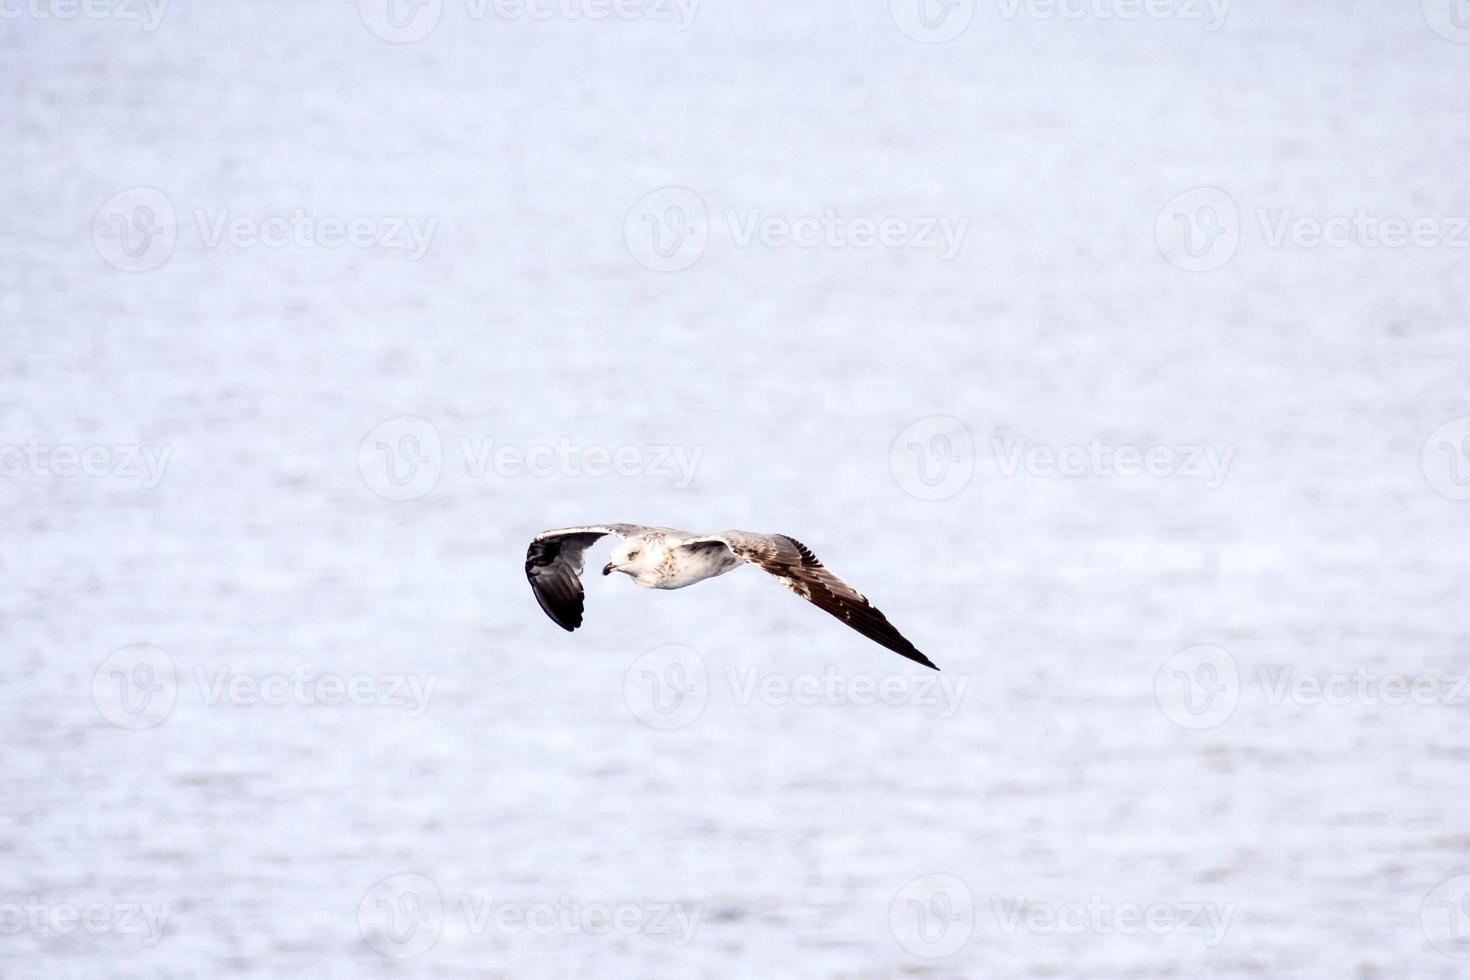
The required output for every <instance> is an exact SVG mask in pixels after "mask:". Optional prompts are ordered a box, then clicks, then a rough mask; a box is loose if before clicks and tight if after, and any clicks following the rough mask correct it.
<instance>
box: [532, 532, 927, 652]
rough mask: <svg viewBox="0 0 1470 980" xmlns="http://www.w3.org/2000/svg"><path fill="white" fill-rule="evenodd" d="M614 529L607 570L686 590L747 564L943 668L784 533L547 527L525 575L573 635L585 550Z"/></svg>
mask: <svg viewBox="0 0 1470 980" xmlns="http://www.w3.org/2000/svg"><path fill="white" fill-rule="evenodd" d="M609 534H611V535H615V536H616V537H618V538H621V539H622V540H621V541H620V542H619V543H618V544H617V546H616V547H614V549H613V553H612V560H611V561H609V562H608V563H607V564H606V565H604V566H603V568H602V574H603V575H611V574H612V573H613V572H622V573H623V574H625V575H629V576H632V579H633V581H634V582H635V583H637V584H638V585H641V586H643V587H644V588H645V589H682V588H684V587H685V586H688V585H693V584H694V583H695V582H702V581H704V580H705V579H707V578H714V577H715V576H716V575H723V574H725V573H726V572H728V571H730V570H731V569H733V568H735V567H737V566H739V565H741V564H743V563H746V562H749V563H750V564H752V565H756V566H758V567H759V568H762V569H764V570H765V571H767V572H770V573H771V574H772V575H773V576H775V578H776V581H777V582H780V583H781V584H782V585H784V586H786V588H788V589H790V590H791V591H792V592H795V593H796V594H797V595H799V596H801V597H802V598H803V599H805V600H807V601H808V602H810V603H811V604H812V605H814V606H816V607H817V608H818V609H822V610H825V611H826V612H829V613H831V614H832V615H833V616H836V617H837V618H838V619H840V620H842V621H843V622H844V623H846V624H847V625H848V626H851V627H852V628H853V629H855V630H857V631H858V632H859V633H861V634H863V635H864V636H866V637H867V638H868V639H870V640H874V641H876V642H878V643H879V644H881V645H883V646H885V647H887V648H888V649H890V650H892V651H893V652H894V653H898V654H902V655H903V656H905V657H908V658H909V659H910V660H913V661H916V662H917V663H921V664H923V665H924V666H925V667H932V668H933V669H935V670H938V669H939V668H938V667H935V666H934V663H933V662H932V661H931V660H930V659H929V658H928V657H926V656H924V655H923V654H922V653H920V652H919V651H918V650H917V649H915V647H914V645H913V644H912V643H910V642H909V641H908V640H906V639H904V637H903V634H901V633H899V631H898V630H896V629H894V627H893V624H892V623H890V622H889V621H888V619H887V618H886V617H885V616H884V615H883V614H882V613H881V612H879V611H878V610H877V609H876V608H874V607H873V604H872V603H870V602H869V601H868V600H867V599H866V598H865V597H864V596H863V594H862V593H861V592H859V591H858V590H857V589H854V588H853V587H852V586H850V585H848V584H847V583H846V582H844V581H843V580H842V579H840V578H838V577H837V576H836V575H833V574H832V573H831V572H829V571H828V570H827V569H826V567H824V566H823V565H822V563H821V562H820V561H818V560H817V556H816V555H814V554H812V552H811V549H810V548H808V547H807V546H806V545H804V544H802V543H801V542H800V541H798V540H796V539H795V538H792V537H788V536H786V535H784V534H752V533H750V532H748V531H722V532H720V533H719V534H692V533H690V532H688V531H676V530H674V529H673V528H667V527H644V526H642V525H640V524H600V525H592V526H588V527H564V528H558V529H557V530H554V531H542V532H541V533H540V534H538V535H536V537H535V538H533V539H532V541H531V546H530V547H529V548H527V549H526V578H527V579H529V580H530V582H531V590H532V591H533V592H535V593H536V601H537V602H539V603H540V604H541V608H542V609H543V610H544V611H545V613H546V615H548V616H550V617H551V620H552V622H554V623H556V625H558V626H560V627H561V628H562V629H564V630H566V631H567V632H571V631H572V630H574V629H576V628H577V627H578V626H581V625H582V608H583V601H584V592H583V589H582V568H583V565H584V564H585V562H586V556H587V549H588V548H589V547H591V546H592V543H593V542H595V541H597V540H598V539H599V538H602V537H604V536H605V535H609Z"/></svg>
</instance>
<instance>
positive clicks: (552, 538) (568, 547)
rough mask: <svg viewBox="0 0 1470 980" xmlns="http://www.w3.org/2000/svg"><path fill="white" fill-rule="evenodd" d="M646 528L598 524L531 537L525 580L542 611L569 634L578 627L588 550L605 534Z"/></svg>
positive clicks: (624, 534) (620, 534)
mask: <svg viewBox="0 0 1470 980" xmlns="http://www.w3.org/2000/svg"><path fill="white" fill-rule="evenodd" d="M645 530H647V528H644V527H640V526H639V525H637V524H598V525H590V526H588V527H563V528H557V529H556V530H554V531H542V532H541V533H540V534H538V535H536V537H534V538H532V539H531V545H530V547H529V548H527V549H526V579H527V580H528V581H529V582H530V583H531V591H532V592H534V593H536V601H537V602H539V603H540V604H541V609H542V611H544V612H545V613H546V615H548V616H550V617H551V621H552V622H554V623H556V625H558V626H560V627H561V628H562V629H564V630H566V631H567V632H569V633H570V632H571V631H572V630H574V629H576V628H577V627H578V626H581V625H582V607H583V604H584V592H583V590H582V567H583V565H584V564H585V562H586V556H587V549H588V548H590V547H591V546H592V543H593V542H594V541H596V540H597V539H599V538H601V537H604V536H605V535H608V534H615V535H617V536H618V537H620V538H627V537H632V536H634V535H637V534H639V533H641V532H643V531H645Z"/></svg>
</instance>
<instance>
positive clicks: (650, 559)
mask: <svg viewBox="0 0 1470 980" xmlns="http://www.w3.org/2000/svg"><path fill="white" fill-rule="evenodd" d="M651 550H652V549H650V548H649V547H648V545H647V544H646V543H644V542H642V541H623V542H621V543H620V544H619V545H618V546H617V547H616V548H614V549H613V553H612V561H610V562H608V563H607V564H606V565H603V566H602V574H604V575H611V574H612V573H613V572H624V573H626V574H628V575H634V576H636V575H639V574H642V573H643V572H646V571H649V570H650V569H651V568H652V566H653V565H654V564H656V563H657V558H656V557H655V556H654V555H652V554H651Z"/></svg>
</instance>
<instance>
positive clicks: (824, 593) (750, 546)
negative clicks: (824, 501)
mask: <svg viewBox="0 0 1470 980" xmlns="http://www.w3.org/2000/svg"><path fill="white" fill-rule="evenodd" d="M721 545H723V546H724V547H726V548H728V549H730V552H731V554H733V555H735V557H737V558H740V559H743V560H744V561H747V562H750V563H751V564H752V565H756V566H759V567H760V568H762V569H764V570H766V571H767V572H770V573H771V575H772V576H773V577H774V578H775V579H776V581H777V582H780V583H781V584H782V585H784V586H786V588H788V589H790V590H791V591H792V592H795V593H796V594H797V595H799V596H801V597H802V598H803V599H805V600H806V601H807V602H810V603H811V604H812V605H814V606H816V607H817V608H818V609H821V610H822V611H824V612H827V613H830V614H832V615H833V616H836V617H837V618H838V619H840V620H842V621H843V622H844V623H846V624H847V625H848V626H850V627H852V628H853V629H855V630H857V631H858V632H859V633H861V634H863V636H866V637H867V638H868V639H870V640H872V641H874V642H875V643H878V644H881V645H882V646H885V647H887V648H888V649H890V650H892V651H893V652H894V653H897V654H900V655H901V656H905V657H908V658H909V659H910V660H912V661H914V662H915V663H920V664H923V665H924V666H925V667H933V668H934V669H935V670H938V669H939V668H938V667H935V666H934V662H933V661H932V660H930V659H929V658H928V657H926V656H924V655H923V654H922V653H920V652H919V651H918V649H917V648H916V647H915V646H914V645H913V644H912V643H910V642H909V641H908V639H907V638H906V637H905V636H904V635H903V634H902V633H900V632H899V631H898V630H897V629H896V628H895V627H894V625H893V624H892V623H890V622H889V621H888V617H886V616H884V615H883V614H882V613H881V612H879V611H878V608H877V607H876V606H874V605H873V604H872V603H871V602H869V601H868V599H867V596H865V595H863V594H862V593H861V592H859V591H858V590H857V589H855V588H853V587H852V586H851V585H848V584H847V583H846V582H844V581H843V580H842V579H840V578H838V577H837V576H836V575H833V574H832V572H831V571H829V570H828V569H827V567H826V566H825V565H823V564H822V563H821V562H820V561H819V560H818V559H817V556H816V555H814V554H812V550H811V549H810V548H808V547H807V546H806V545H804V544H802V543H801V542H800V541H798V540H796V539H795V538H793V537H789V536H787V535H785V534H752V533H750V532H748V531H725V532H723V533H721V534H711V535H708V536H705V537H702V538H694V539H692V540H689V541H685V542H684V543H683V544H682V545H681V547H683V548H695V549H697V548H703V547H716V548H717V547H719V546H721Z"/></svg>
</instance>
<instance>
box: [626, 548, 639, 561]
mask: <svg viewBox="0 0 1470 980" xmlns="http://www.w3.org/2000/svg"><path fill="white" fill-rule="evenodd" d="M637 557H638V551H637V549H636V548H635V549H634V550H632V551H630V552H628V560H629V561H632V560H633V559H634V558H637Z"/></svg>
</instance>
